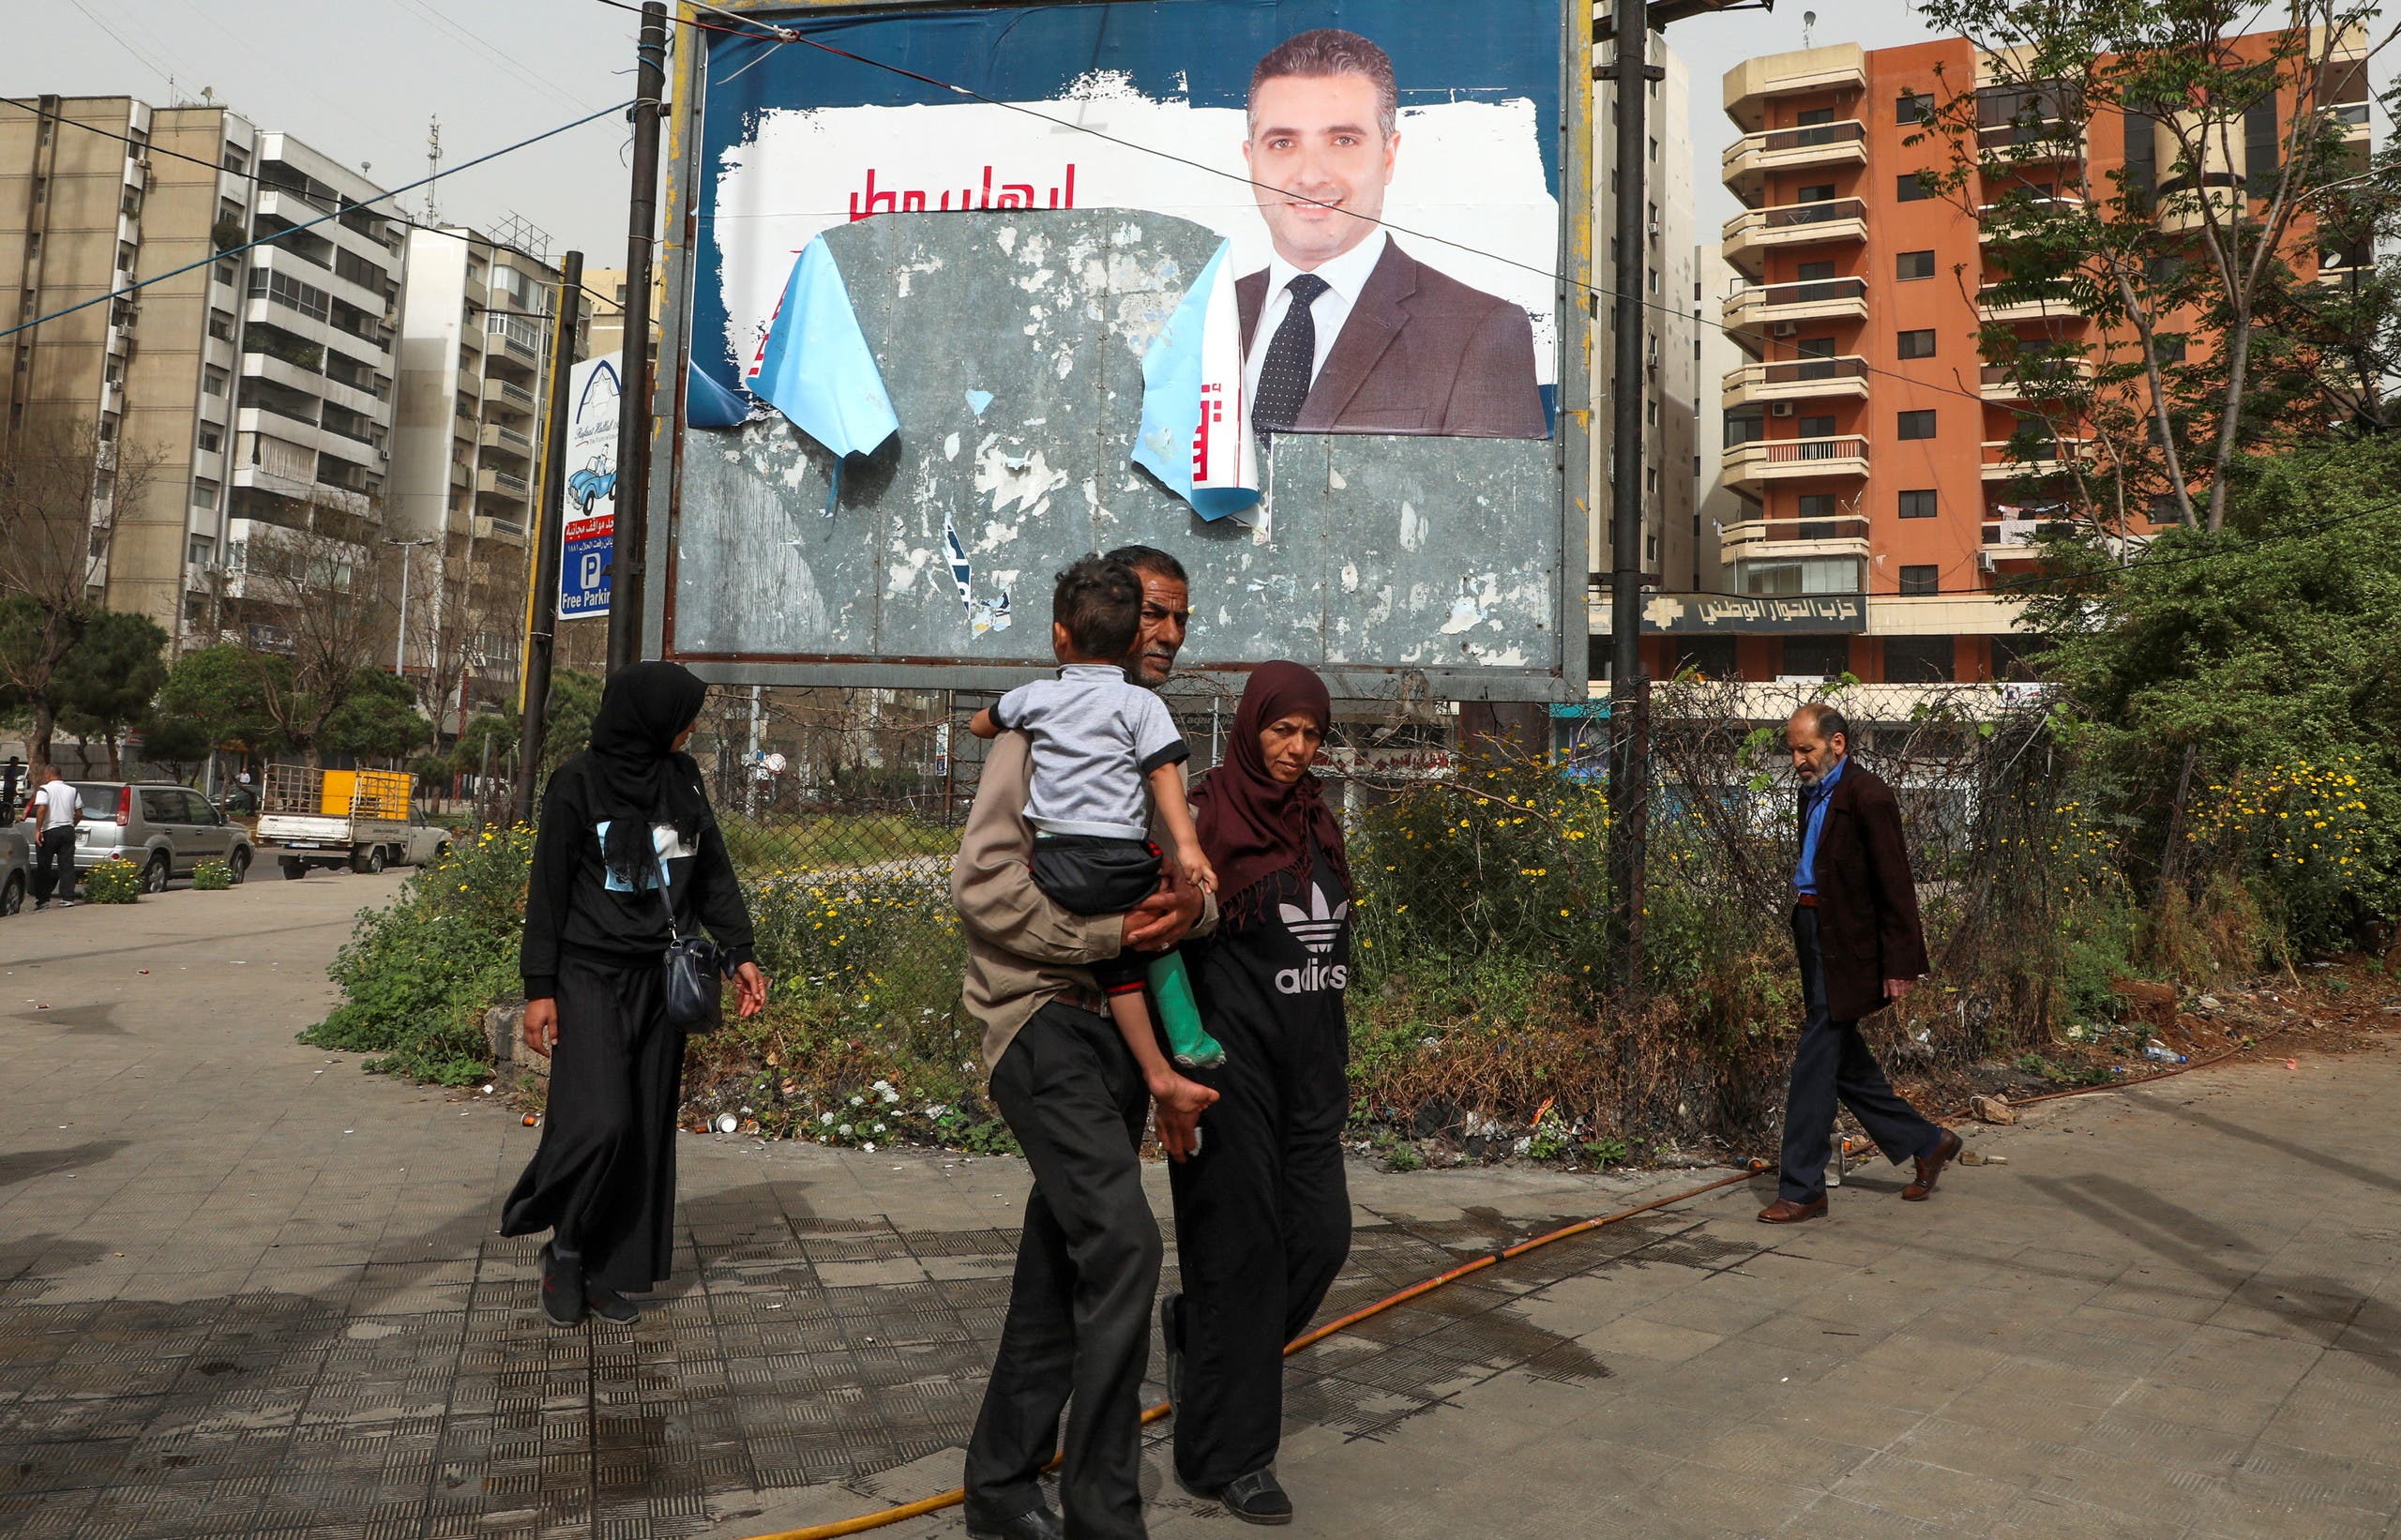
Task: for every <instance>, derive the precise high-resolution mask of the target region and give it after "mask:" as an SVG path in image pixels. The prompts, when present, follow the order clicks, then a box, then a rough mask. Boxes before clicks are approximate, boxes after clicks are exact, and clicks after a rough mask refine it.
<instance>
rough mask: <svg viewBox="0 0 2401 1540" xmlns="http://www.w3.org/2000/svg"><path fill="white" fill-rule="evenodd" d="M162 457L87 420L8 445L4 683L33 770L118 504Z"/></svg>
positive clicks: (43, 755) (2, 494) (1, 644)
mask: <svg viewBox="0 0 2401 1540" xmlns="http://www.w3.org/2000/svg"><path fill="white" fill-rule="evenodd" d="M157 467H158V457H157V455H156V454H155V452H153V451H152V450H150V449H149V448H147V447H146V446H143V445H136V444H132V443H127V442H121V440H120V439H119V438H106V439H104V438H102V437H101V436H100V430H99V429H98V428H97V427H95V426H93V425H92V424H90V423H87V422H81V421H69V422H67V423H63V424H50V425H44V426H40V427H31V426H29V427H27V428H26V429H25V430H23V431H22V432H16V433H11V434H10V435H8V439H7V441H6V442H5V443H0V686H5V687H7V688H8V690H9V691H10V692H11V693H12V694H13V695H14V696H15V697H16V698H17V700H18V702H21V703H22V704H23V706H24V708H25V709H26V711H27V714H28V717H29V724H28V727H27V730H26V733H25V738H26V747H27V750H28V753H29V756H30V757H31V759H32V761H33V763H34V768H35V769H36V770H37V771H39V770H40V769H41V767H42V766H44V765H46V764H48V763H49V762H50V751H51V736H52V732H53V729H54V727H55V726H56V723H57V717H58V706H59V701H58V692H57V687H56V675H57V672H58V670H59V666H60V665H61V664H62V663H63V662H64V661H65V660H66V657H67V655H68V653H70V652H72V651H74V650H75V644H76V642H78V641H80V640H81V639H82V638H83V630H84V627H87V626H89V625H90V624H91V621H92V617H93V616H94V615H95V614H97V613H98V612H99V611H100V609H101V605H100V597H99V596H100V592H101V587H102V585H101V583H100V581H99V580H100V577H101V575H102V574H103V573H104V572H105V570H106V563H107V560H108V554H109V550H110V547H111V545H112V543H113V539H114V532H115V528H116V522H117V519H116V515H117V510H118V509H120V508H127V507H136V506H140V505H141V503H142V501H143V498H145V497H146V496H147V495H148V493H149V488H150V483H151V481H152V480H153V479H154V476H155V473H156V470H157Z"/></svg>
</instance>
